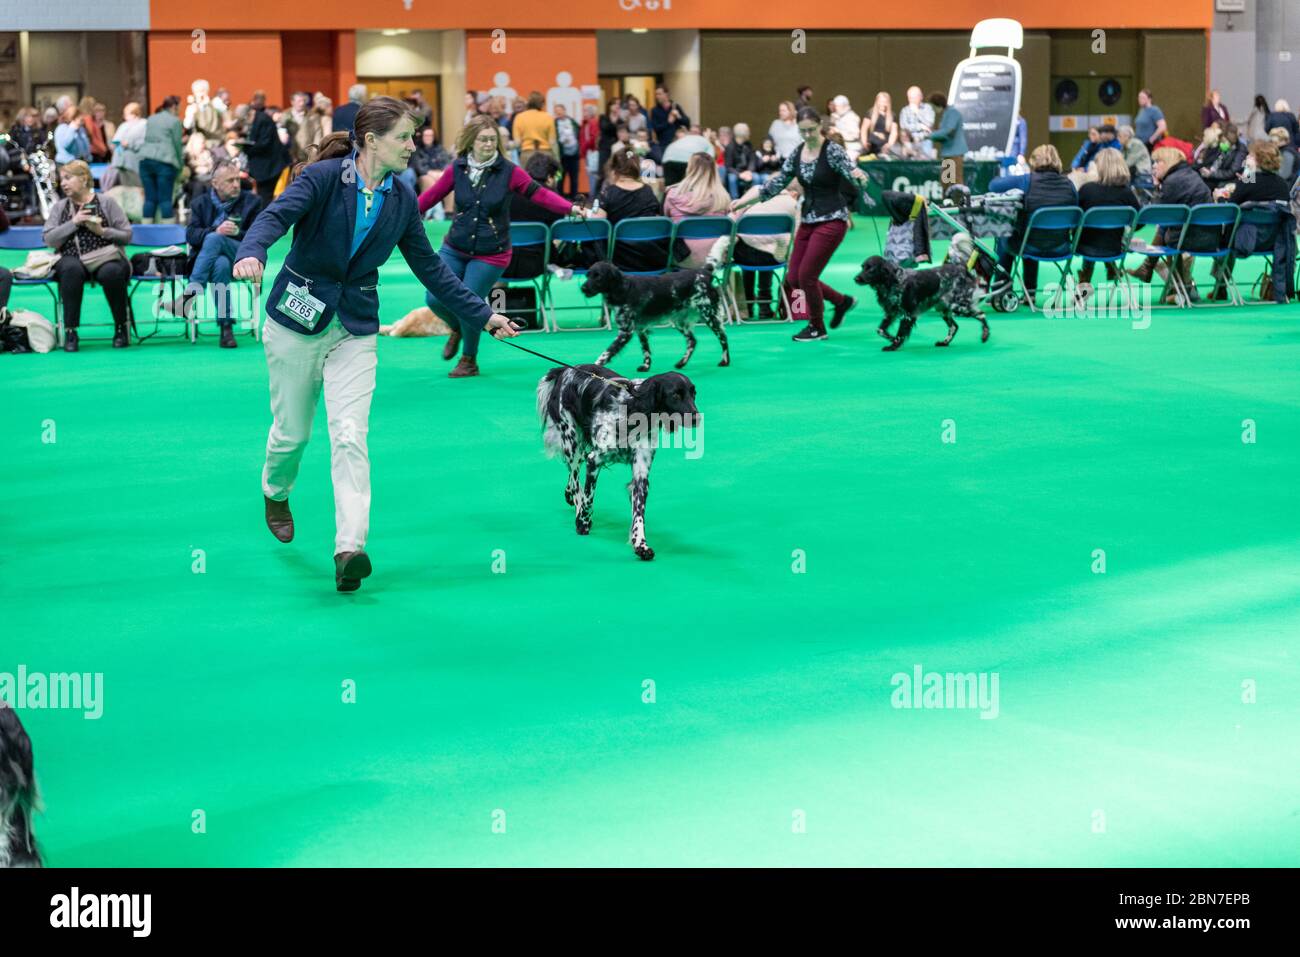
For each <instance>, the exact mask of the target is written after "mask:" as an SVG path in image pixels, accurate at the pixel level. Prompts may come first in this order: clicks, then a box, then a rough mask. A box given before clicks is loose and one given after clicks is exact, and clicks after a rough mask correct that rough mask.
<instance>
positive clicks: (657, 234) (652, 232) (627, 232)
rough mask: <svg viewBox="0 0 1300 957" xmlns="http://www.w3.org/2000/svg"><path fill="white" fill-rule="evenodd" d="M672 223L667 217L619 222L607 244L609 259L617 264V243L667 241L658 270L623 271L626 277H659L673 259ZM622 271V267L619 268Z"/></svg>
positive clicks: (633, 218) (630, 243)
mask: <svg viewBox="0 0 1300 957" xmlns="http://www.w3.org/2000/svg"><path fill="white" fill-rule="evenodd" d="M673 225H674V224H673V221H672V220H671V219H669V218H668V217H667V216H633V217H631V218H630V219H623V220H620V221H619V223H618V225H617V226H615V227H614V235H613V237H612V238H611V239H610V243H609V258H610V259H611V260H613V261H614V262H615V263H617V262H618V246H619V243H624V244H626V245H629V246H630V245H635V244H637V243H658V242H663V241H665V240H669V243H668V251H667V253H665V254H664V264H663V266H661V267H660V268H658V269H640V270H636V269H623V274H624V275H626V276H661V275H663V274H664V273H666V272H667V271H668V266H669V263H670V262H672V258H673V247H672V243H671V239H672V236H673ZM619 268H620V269H622V267H621V266H620V267H619Z"/></svg>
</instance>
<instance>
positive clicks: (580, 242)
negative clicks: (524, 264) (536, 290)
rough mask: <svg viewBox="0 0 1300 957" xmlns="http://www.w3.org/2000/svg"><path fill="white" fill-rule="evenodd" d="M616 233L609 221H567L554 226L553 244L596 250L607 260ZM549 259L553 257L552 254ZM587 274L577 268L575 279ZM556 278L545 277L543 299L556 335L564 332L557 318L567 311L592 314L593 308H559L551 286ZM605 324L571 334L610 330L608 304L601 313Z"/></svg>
mask: <svg viewBox="0 0 1300 957" xmlns="http://www.w3.org/2000/svg"><path fill="white" fill-rule="evenodd" d="M612 236H613V230H612V229H611V228H610V225H609V220H608V219H599V218H597V219H577V220H574V219H563V220H560V221H559V222H557V223H552V224H551V242H552V243H560V242H563V243H574V244H575V245H577V246H578V247H579V248H582V247H586V246H592V247H594V248H595V249H596V252H597V259H600V260H604V259H608V258H609V247H610V243H611V237H612ZM548 255H549V254H548ZM586 272H587V270H586V269H584V268H575V269H574V270H573V274H574V276H582V275H585V274H586ZM554 280H555V276H554V274H553V273H552V272H551V271H550V270H549V269H548V270H547V271H546V274H545V275H544V276H542V298H543V300H544V301H545V304H546V309H547V311H548V312H549V314H550V329H551V331H552V332H559V331H560V320H559V317H558V316H557V315H556V313H557V312H560V311H563V310H573V309H581V310H583V311H586V310H589V309H591V308H592V307H591V306H587V305H576V306H557V305H556V304H555V296H554V293H552V291H551V283H552V282H554ZM600 317H601V322H600V325H598V326H581V327H578V328H577V329H573V330H569V331H574V332H589V331H597V330H600V329H608V328H609V316H608V314H607V312H606V311H605V306H604V303H603V302H602V303H601V312H600Z"/></svg>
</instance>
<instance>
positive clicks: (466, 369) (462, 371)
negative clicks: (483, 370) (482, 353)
mask: <svg viewBox="0 0 1300 957" xmlns="http://www.w3.org/2000/svg"><path fill="white" fill-rule="evenodd" d="M447 375H448V377H449V378H452V379H463V378H465V377H466V376H471V375H478V360H476V359H475V358H474V357H473V356H461V357H460V361H459V362H457V363H456V368H454V369H452V370H451V371H450V372H448V373H447Z"/></svg>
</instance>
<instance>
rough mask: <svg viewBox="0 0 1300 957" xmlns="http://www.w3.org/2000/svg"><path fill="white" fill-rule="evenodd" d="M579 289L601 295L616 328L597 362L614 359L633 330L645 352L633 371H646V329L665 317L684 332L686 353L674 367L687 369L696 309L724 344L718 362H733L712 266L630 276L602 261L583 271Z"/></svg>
mask: <svg viewBox="0 0 1300 957" xmlns="http://www.w3.org/2000/svg"><path fill="white" fill-rule="evenodd" d="M582 294H583V295H584V296H587V297H588V298H590V297H591V296H595V295H598V294H599V295H603V296H604V297H605V304H606V305H607V306H609V311H610V315H611V316H612V317H613V320H614V328H615V329H617V330H618V335H617V336H616V337H615V339H614V341H613V342H611V343H610V344H609V348H607V349H606V350H605V351H604V352H603V353H601V355H600V358H599V359H597V360H596V365H601V366H603V365H604V364H605V363H607V362H609V361H610V360H611V359H613V358H614V356H616V355H618V352H619V350H620V349H622V348H623V347H624V346H625V345H627V344H628V342H629V341H631V339H632V336H634V335H635V336H636V337H637V339H638V340H639V341H640V342H641V354H642V356H643V357H644V361H643V362H642V363H641V365H639V366H637V370H636V371H637V372H647V371H649V369H650V338H649V336H647V335H646V333H647V332H648V331H649V329H650V327H651V326H653V325H655V324H657V323H660V322H668V323H671V324H672V326H673V328H674V329H676V330H677V331H678V332H680V333H681V334H682V335H683V336H685V337H686V354H685V355H683V356H682V357H681V358H680V359H678V360H677V365H676V368H678V369H684V368H686V363H688V362H690V361H691V353H693V352H694V351H695V344H696V343H695V333H693V332H692V331H691V326H693V325H694V324H695V321H696V318H695V314H698V316H699V318H700V320H702V321H703V322H704V324H705V325H707V326H708V327H709V328H710V329H711V330H713V334H714V335H715V336H717V337H718V342H719V343H720V344H721V345H722V361H721V362H719V363H718V365H720V366H728V365H731V350H730V349H729V348H728V346H727V334H726V333H725V332H723V331H722V316H721V311H720V310H721V308H722V307H721V305H720V297H719V294H718V289H717V287H716V286H714V285H713V267H712V265H709V266H706V267H705V268H704V269H679V270H677V271H676V272H669V273H664V274H662V275H658V276H628V275H626V274H624V273H623V271H622V270H621V269H619V268H618V267H617V266H615V265H614V264H613V263H611V262H605V261H602V262H598V263H596V264H595V265H593V266H592V267H591V268H590V269H588V270H587V278H586V280H585V281H584V282H583V284H582Z"/></svg>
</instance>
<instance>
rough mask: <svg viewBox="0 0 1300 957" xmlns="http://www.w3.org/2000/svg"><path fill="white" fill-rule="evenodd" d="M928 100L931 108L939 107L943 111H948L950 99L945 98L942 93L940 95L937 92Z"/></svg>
mask: <svg viewBox="0 0 1300 957" xmlns="http://www.w3.org/2000/svg"><path fill="white" fill-rule="evenodd" d="M928 99H929V101H930V105H931V106H937V107H938V108H939V109H941V110H946V109H948V98H947V97H946V96H944V95H943V94H942V93H940V92H939V91H938V90H935V91H934V92H933V93H931V94H930V96H929V97H928Z"/></svg>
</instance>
